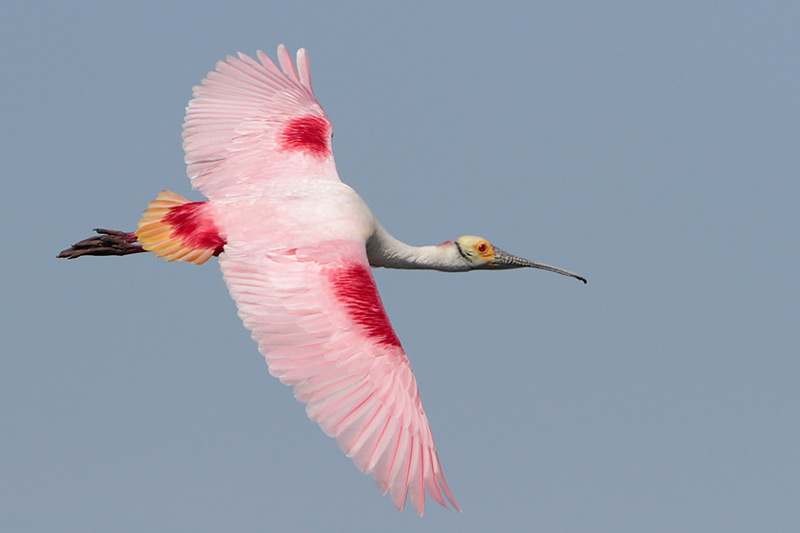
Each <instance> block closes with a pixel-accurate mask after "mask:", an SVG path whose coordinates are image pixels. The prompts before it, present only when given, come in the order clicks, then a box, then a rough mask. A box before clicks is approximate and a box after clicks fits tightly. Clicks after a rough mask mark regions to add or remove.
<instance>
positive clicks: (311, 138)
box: [281, 115, 331, 159]
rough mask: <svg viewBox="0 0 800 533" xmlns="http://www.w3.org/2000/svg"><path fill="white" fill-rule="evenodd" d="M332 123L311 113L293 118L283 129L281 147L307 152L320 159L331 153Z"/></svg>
mask: <svg viewBox="0 0 800 533" xmlns="http://www.w3.org/2000/svg"><path fill="white" fill-rule="evenodd" d="M330 137H331V125H330V124H329V123H328V121H327V120H325V119H323V118H319V117H315V116H311V115H307V116H304V117H297V118H293V119H291V120H290V121H289V122H288V123H287V124H286V126H285V127H284V128H283V131H281V148H283V149H284V150H289V151H293V152H306V153H308V154H311V155H315V156H317V157H318V158H320V159H323V158H325V157H328V156H330V155H331V147H330V146H329V140H330Z"/></svg>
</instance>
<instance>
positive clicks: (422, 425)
mask: <svg viewBox="0 0 800 533" xmlns="http://www.w3.org/2000/svg"><path fill="white" fill-rule="evenodd" d="M258 58H259V60H260V63H259V62H257V61H255V60H253V59H251V58H249V57H247V56H245V55H243V54H240V55H239V56H238V57H228V58H227V59H226V60H225V61H221V62H219V63H218V64H217V67H216V70H215V71H213V72H211V73H209V75H208V77H207V78H206V79H205V80H204V81H203V85H201V86H198V87H196V88H195V91H194V98H193V99H192V100H191V102H190V103H189V107H188V108H187V114H186V122H185V124H184V148H185V150H186V162H187V164H188V174H189V177H190V178H191V180H192V185H193V187H194V188H195V189H198V190H200V191H201V192H202V193H203V194H205V195H206V196H207V197H208V200H207V201H205V202H190V201H189V200H186V199H184V198H181V197H180V196H178V195H175V194H174V193H170V192H168V191H163V192H162V193H160V194H159V196H158V197H157V198H156V200H154V201H153V202H151V204H150V206H149V207H148V209H147V210H146V211H145V212H144V215H143V218H142V220H141V221H140V223H139V229H138V230H137V231H136V234H135V237H134V236H132V234H124V233H122V232H106V233H107V235H106V236H104V237H102V239H109V240H107V241H104V243H103V244H98V242H99V241H98V240H97V239H98V238H95V240H91V239H90V240H87V241H84V242H83V243H78V244H76V245H75V246H74V247H73V248H72V249H70V250H67V251H65V252H63V253H62V256H63V257H77V256H79V255H84V254H89V255H124V254H127V253H132V252H137V251H151V252H153V253H155V254H156V255H158V256H160V257H163V258H165V259H167V260H170V261H173V260H179V261H189V262H193V263H198V264H200V263H203V262H205V261H206V260H208V259H209V258H210V257H212V256H214V255H217V256H219V263H220V268H221V270H222V274H223V277H224V279H225V282H226V284H227V286H228V288H229V290H230V292H231V295H232V296H233V298H234V300H235V301H236V305H237V307H238V310H239V315H240V317H241V318H242V320H243V321H244V324H245V326H246V327H247V328H248V329H250V331H251V332H252V336H253V338H254V339H255V340H256V342H257V343H258V347H259V350H260V351H261V353H262V354H263V355H264V356H265V357H266V360H267V363H268V366H269V371H270V372H271V373H272V374H273V375H274V376H276V377H278V378H280V380H281V381H282V382H284V383H286V384H288V385H291V386H292V387H294V393H295V396H296V397H297V398H298V399H299V400H300V401H302V402H304V403H306V406H307V412H308V415H309V416H310V417H311V418H312V419H313V420H315V421H317V422H318V423H319V424H320V426H321V427H322V429H323V430H324V431H325V432H326V433H327V434H329V435H331V436H334V437H335V438H336V439H337V442H338V443H339V446H340V447H341V448H342V450H343V451H344V452H345V453H347V455H348V456H350V457H352V458H353V461H354V462H355V463H356V465H357V466H358V467H359V468H360V469H361V470H362V471H363V472H366V473H371V474H372V475H373V477H374V478H375V482H376V483H377V485H378V487H379V488H380V489H381V490H382V491H383V492H384V493H385V492H387V491H390V492H391V497H392V501H393V503H394V504H395V505H396V506H397V507H398V508H400V509H402V508H403V506H404V505H405V501H406V498H407V495H408V496H409V497H410V500H411V502H412V504H413V505H414V507H415V508H416V509H417V511H418V512H419V513H420V515H421V514H422V512H423V509H424V502H425V494H426V493H427V494H429V495H430V496H431V497H433V499H434V500H435V501H437V502H439V503H441V504H442V505H445V501H444V500H445V498H446V499H447V500H448V501H449V502H450V503H451V504H452V505H453V506H454V507H456V508H458V505H457V504H456V501H455V499H454V498H453V496H452V494H451V493H450V490H449V488H448V487H447V484H446V482H445V479H444V476H443V474H442V469H441V465H440V463H439V458H438V455H437V452H436V447H435V445H434V442H433V437H432V434H431V430H430V427H429V425H428V419H427V417H426V415H425V411H424V410H423V407H422V402H421V400H420V396H419V392H418V390H417V385H416V381H415V379H414V375H413V373H412V371H411V366H410V364H409V360H408V357H407V356H406V354H405V351H404V350H403V347H402V345H401V343H400V341H399V339H398V337H397V335H396V334H395V332H394V329H393V328H392V326H391V323H390V322H389V318H388V317H387V315H386V312H385V311H384V308H383V305H382V303H381V300H380V296H379V295H378V291H377V288H376V286H375V282H374V280H373V278H372V274H371V272H370V266H374V267H390V268H428V269H437V270H442V271H466V270H472V269H478V268H489V269H493V268H498V269H499V268H517V267H523V266H528V267H535V268H544V269H548V270H553V271H556V272H559V273H562V274H566V275H569V276H573V277H577V278H578V279H581V280H583V278H580V277H579V276H576V275H574V274H571V273H569V272H566V271H562V270H560V269H555V268H553V267H547V266H546V265H541V264H538V263H533V262H530V261H527V260H524V259H521V258H518V257H515V256H512V255H511V254H507V253H506V252H503V251H502V250H500V249H498V248H495V247H493V246H492V245H491V244H489V243H488V242H487V241H485V240H483V239H481V238H479V237H472V236H464V237H461V238H459V239H457V240H456V241H455V242H451V241H447V242H445V243H443V244H440V245H436V246H422V247H416V246H410V245H407V244H404V243H402V242H400V241H399V240H397V239H395V238H394V237H392V236H391V235H390V234H389V233H388V232H387V231H386V230H385V229H384V228H383V227H382V226H381V225H380V223H379V222H378V221H377V219H376V217H375V215H374V214H373V213H372V211H371V210H370V209H369V207H368V206H367V205H366V203H365V202H364V201H363V200H362V199H361V197H360V196H359V195H358V194H357V193H356V192H355V191H354V190H353V189H352V188H350V187H349V186H347V185H345V184H344V183H342V182H341V181H340V179H339V177H338V174H337V173H336V167H335V163H334V160H333V154H332V151H331V145H330V141H331V132H332V127H331V124H330V121H329V120H328V118H327V116H326V115H325V113H324V112H323V110H322V108H321V107H320V105H319V104H318V103H317V101H316V99H315V97H314V94H313V91H312V87H311V81H310V75H309V67H308V58H307V56H306V54H305V51H304V50H300V51H299V52H298V55H297V66H298V70H297V71H296V70H295V69H294V66H293V65H292V62H291V59H290V57H289V55H288V52H287V51H286V49H285V48H284V47H283V46H281V47H279V48H278V58H279V61H280V65H281V68H282V72H281V70H279V69H278V68H277V67H276V66H275V65H274V64H273V63H272V62H271V61H270V60H269V59H268V58H267V57H266V56H265V55H264V54H262V53H260V52H259V53H258ZM108 235H111V237H110V238H108ZM115 239H116V240H115ZM137 239H138V241H139V242H140V243H141V245H140V246H139V245H134V244H132V243H133V242H134V241H135V240H137ZM111 241H114V242H113V244H114V246H116V248H115V247H112V246H110V245H109V244H108V243H109V242H111ZM87 243H88V244H87ZM81 245H83V248H81ZM67 252H70V253H67ZM64 254H66V255H64ZM583 281H584V282H585V280H583Z"/></svg>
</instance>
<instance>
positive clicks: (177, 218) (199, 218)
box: [164, 202, 225, 255]
mask: <svg viewBox="0 0 800 533" xmlns="http://www.w3.org/2000/svg"><path fill="white" fill-rule="evenodd" d="M208 207H209V206H208V203H207V202H191V203H188V204H183V205H179V206H176V207H172V208H170V210H169V212H168V213H167V214H166V216H164V222H166V223H168V224H169V225H170V226H172V236H173V237H177V238H179V239H180V240H181V244H183V245H185V246H189V247H191V248H205V249H213V250H214V255H219V254H221V253H222V247H223V246H225V240H224V239H223V238H222V237H220V236H219V229H218V228H217V226H216V224H214V219H213V218H212V217H211V213H209V211H208Z"/></svg>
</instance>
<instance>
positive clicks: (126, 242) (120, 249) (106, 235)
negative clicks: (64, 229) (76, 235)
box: [57, 228, 147, 259]
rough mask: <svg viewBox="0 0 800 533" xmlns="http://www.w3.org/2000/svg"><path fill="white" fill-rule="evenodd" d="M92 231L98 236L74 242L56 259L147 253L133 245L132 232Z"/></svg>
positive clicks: (134, 235) (138, 246) (139, 246)
mask: <svg viewBox="0 0 800 533" xmlns="http://www.w3.org/2000/svg"><path fill="white" fill-rule="evenodd" d="M94 231H96V232H97V233H98V234H99V235H95V236H94V237H89V238H88V239H84V240H82V241H81V242H76V243H75V244H73V245H72V246H70V247H69V248H67V249H66V250H63V251H62V252H61V253H60V254H58V256H57V257H65V258H67V259H75V258H76V257H80V256H82V255H128V254H136V253H139V252H146V251H147V250H145V249H144V248H143V247H142V245H141V244H134V243H135V242H136V234H135V233H133V232H130V233H127V232H124V231H118V230H109V229H98V228H95V230H94Z"/></svg>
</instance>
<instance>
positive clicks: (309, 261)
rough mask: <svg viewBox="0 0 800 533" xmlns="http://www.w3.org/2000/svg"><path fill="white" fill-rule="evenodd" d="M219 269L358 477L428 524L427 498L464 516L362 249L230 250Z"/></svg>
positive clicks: (344, 245) (262, 346)
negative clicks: (411, 507)
mask: <svg viewBox="0 0 800 533" xmlns="http://www.w3.org/2000/svg"><path fill="white" fill-rule="evenodd" d="M220 266H221V268H222V273H223V276H224V278H225V282H226V283H227V285H228V288H229V290H230V292H231V295H232V296H233V298H234V300H235V301H236V305H237V307H238V309H239V316H240V317H241V318H242V320H243V321H244V324H245V326H246V327H247V328H248V329H250V330H251V332H252V336H253V338H254V339H255V340H256V341H257V342H258V347H259V350H260V351H261V353H262V354H263V355H264V356H265V357H266V359H267V363H268V365H269V371H270V373H271V374H273V375H274V376H276V377H278V378H280V380H281V381H282V382H283V383H285V384H287V385H291V386H293V387H294V394H295V396H296V397H297V399H299V400H300V401H302V402H304V403H305V404H306V412H307V413H308V416H309V417H311V418H312V419H313V420H315V421H316V422H318V423H319V425H320V426H321V427H322V429H323V431H325V433H327V434H328V435H330V436H333V437H336V440H337V442H338V444H339V446H340V447H341V449H342V450H343V451H344V452H345V453H346V454H347V455H348V456H349V457H351V458H352V459H353V461H354V462H355V463H356V465H357V466H358V468H359V469H360V470H361V471H362V472H364V473H369V474H372V476H373V477H374V479H375V482H376V484H377V485H378V487H379V488H380V490H381V491H382V492H383V493H386V491H387V490H388V491H391V498H392V502H393V503H394V504H395V505H396V506H397V507H398V508H399V509H401V510H402V508H403V506H404V505H405V501H406V495H407V494H408V495H409V496H410V499H411V502H412V504H413V505H414V507H415V508H416V509H417V511H418V512H419V514H420V515H422V512H423V509H424V504H425V492H426V490H427V492H428V493H429V494H430V495H431V496H432V497H433V499H434V500H436V501H437V502H439V503H440V504H442V505H445V503H444V499H443V498H442V494H444V495H445V496H446V497H447V499H448V500H449V501H450V503H451V504H452V505H453V506H454V507H456V508H458V504H457V503H456V501H455V499H453V496H452V494H451V493H450V490H449V489H448V487H447V483H446V482H445V479H444V476H443V474H442V469H441V466H440V464H439V457H438V455H437V453H436V447H435V445H434V442H433V436H432V434H431V430H430V427H429V425H428V419H427V417H426V416H425V411H424V410H423V408H422V402H421V401H420V397H419V392H418V390H417V383H416V380H415V379H414V375H413V373H412V371H411V366H410V364H409V362H408V358H407V357H406V354H405V352H404V351H403V348H402V347H401V345H400V342H399V341H398V339H397V336H396V335H395V332H394V330H393V329H392V326H391V324H390V323H389V319H388V317H387V316H386V312H385V311H384V308H383V304H382V303H381V300H380V296H379V295H378V291H377V288H376V286H375V281H374V280H373V277H372V273H371V271H370V269H369V265H368V263H367V257H366V252H365V250H364V246H363V243H359V242H357V241H346V240H343V241H329V242H327V243H324V244H321V245H315V246H312V247H305V248H304V247H301V248H291V249H285V250H273V251H266V252H265V251H264V250H263V248H259V247H258V246H253V245H252V244H251V243H249V242H242V243H241V244H237V243H230V242H229V243H228V245H227V246H226V248H225V253H224V254H222V255H221V256H220Z"/></svg>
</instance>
